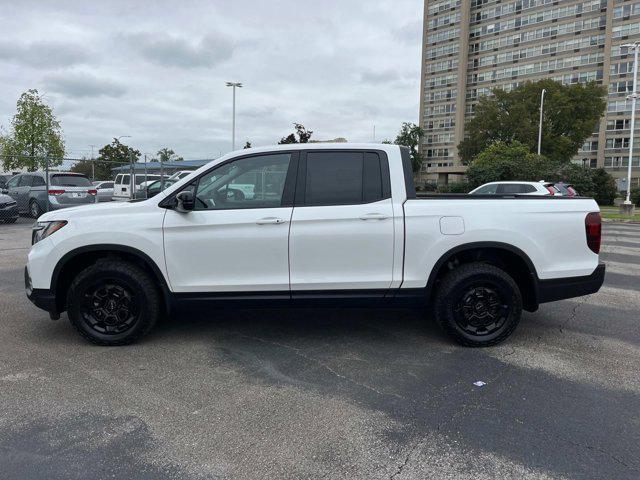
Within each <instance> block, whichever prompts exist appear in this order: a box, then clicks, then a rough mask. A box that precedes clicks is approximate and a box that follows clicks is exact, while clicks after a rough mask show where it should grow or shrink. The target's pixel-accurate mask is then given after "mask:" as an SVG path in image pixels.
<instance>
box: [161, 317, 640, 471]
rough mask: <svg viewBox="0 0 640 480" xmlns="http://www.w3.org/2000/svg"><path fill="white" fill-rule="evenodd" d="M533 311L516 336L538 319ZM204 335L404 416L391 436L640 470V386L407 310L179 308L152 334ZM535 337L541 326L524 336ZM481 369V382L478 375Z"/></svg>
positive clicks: (307, 385) (250, 366) (301, 383)
mask: <svg viewBox="0 0 640 480" xmlns="http://www.w3.org/2000/svg"><path fill="white" fill-rule="evenodd" d="M534 322H536V317H535V316H533V315H525V316H524V318H523V321H522V325H521V326H520V328H519V329H518V331H517V332H516V335H515V336H514V337H512V338H513V340H512V341H513V342H514V343H517V342H518V341H520V340H521V339H522V338H523V336H526V335H530V334H531V333H532V331H533V332H535V331H536V328H538V327H539V326H536V325H535V324H534ZM176 336H178V337H181V338H183V339H185V340H189V339H193V338H199V339H200V340H201V341H204V342H205V345H206V344H207V342H210V343H209V347H208V348H209V364H210V366H211V367H212V368H213V367H214V366H220V365H226V366H231V367H232V368H234V369H235V370H237V371H240V372H241V373H242V374H243V375H244V376H245V378H246V381H248V382H254V383H256V384H260V385H266V386H273V387H283V386H286V387H293V388H298V389H301V390H303V391H304V390H309V391H310V392H313V393H314V394H320V395H328V396H339V397H341V398H344V399H348V400H349V401H350V402H353V403H355V404H357V405H360V406H363V407H365V408H368V409H371V410H373V411H377V412H383V413H385V414H386V415H387V416H388V417H390V418H392V419H393V420H395V421H396V422H397V424H398V425H399V428H398V430H397V431H395V432H387V433H386V434H385V435H389V436H391V437H392V438H391V439H390V440H391V441H393V442H394V443H395V444H399V445H404V446H405V447H407V446H410V445H415V444H416V442H418V443H419V442H420V439H424V438H433V437H432V436H433V434H434V432H435V433H436V434H438V435H444V436H445V438H447V441H449V442H452V444H455V445H456V448H462V449H463V450H466V451H469V452H470V453H471V455H475V454H478V453H479V454H482V453H490V454H492V455H498V456H499V457H500V458H508V459H510V460H512V461H513V462H515V463H517V464H521V465H523V466H524V467H526V468H531V469H532V470H534V471H547V472H551V474H552V475H551V476H552V477H553V476H560V475H562V476H564V475H566V476H569V477H573V476H577V477H583V476H584V477H589V478H606V477H608V478H638V472H640V462H639V461H638V460H637V459H638V457H639V454H640V447H639V446H640V428H638V426H639V425H640V417H638V415H637V412H640V397H639V396H638V395H637V394H636V393H635V392H630V391H627V390H624V389H622V388H621V389H619V390H618V389H612V388H604V387H602V386H601V385H597V384H592V383H585V382H581V381H575V380H571V379H567V378H562V377H559V376H557V375H554V374H552V373H550V372H547V371H544V370H540V369H531V368H525V367H522V366H518V365H515V364H510V363H506V362H505V361H503V360H501V359H500V358H496V357H495V356H493V355H491V350H492V349H468V348H460V347H458V346H457V345H455V344H453V343H452V342H451V341H450V340H449V339H448V338H446V337H445V336H444V335H443V334H442V333H440V331H439V329H438V328H437V326H436V325H434V322H432V321H430V320H429V319H427V318H425V316H424V315H423V314H421V313H420V312H416V311H410V310H375V309H362V310H361V309H292V310H235V311H222V310H221V311H218V312H216V313H215V314H213V315H212V314H211V312H208V313H206V312H203V313H200V314H179V315H177V316H175V317H174V319H173V320H171V321H165V322H163V324H162V325H161V326H160V328H159V329H158V331H157V332H156V334H155V335H153V338H151V339H150V342H152V343H155V342H156V341H160V342H162V341H163V340H165V339H167V338H168V337H169V338H175V337H176ZM527 341H529V342H534V343H535V338H534V339H530V340H527ZM478 380H481V381H483V382H484V383H485V385H484V386H481V387H478V386H475V385H474V383H475V382H476V381H478Z"/></svg>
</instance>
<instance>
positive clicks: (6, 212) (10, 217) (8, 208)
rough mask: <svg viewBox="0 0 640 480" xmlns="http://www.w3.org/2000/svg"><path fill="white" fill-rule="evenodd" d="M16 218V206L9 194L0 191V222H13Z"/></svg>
mask: <svg viewBox="0 0 640 480" xmlns="http://www.w3.org/2000/svg"><path fill="white" fill-rule="evenodd" d="M16 220H18V206H17V205H16V201H15V200H14V199H13V198H11V197H10V196H9V195H5V194H3V193H0V223H14V222H15V221H16Z"/></svg>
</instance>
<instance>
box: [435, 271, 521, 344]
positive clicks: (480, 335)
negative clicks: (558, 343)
mask: <svg viewBox="0 0 640 480" xmlns="http://www.w3.org/2000/svg"><path fill="white" fill-rule="evenodd" d="M434 313H435V318H436V321H437V322H438V324H439V325H440V326H441V327H442V329H443V330H444V331H445V332H446V333H447V334H448V335H450V336H451V337H453V338H454V339H455V340H456V341H457V342H458V343H460V344H462V345H464V346H467V347H487V346H490V345H496V344H498V343H500V342H502V341H503V340H505V339H506V338H507V337H509V335H511V333H512V332H513V330H514V329H515V328H516V326H517V325H518V322H519V321H520V317H521V316H522V296H521V294H520V289H519V288H518V285H517V284H516V283H515V282H514V280H513V279H512V278H511V277H510V276H509V275H508V274H507V273H506V272H505V271H504V270H501V269H500V268H498V267H495V266H493V265H488V264H484V263H469V264H465V265H461V266H460V267H458V268H456V269H454V270H452V271H451V272H449V273H447V274H446V275H445V277H444V278H443V279H442V282H441V283H440V285H439V286H438V289H437V292H436V297H435V304H434Z"/></svg>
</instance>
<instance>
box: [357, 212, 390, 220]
mask: <svg viewBox="0 0 640 480" xmlns="http://www.w3.org/2000/svg"><path fill="white" fill-rule="evenodd" d="M387 218H389V215H385V214H384V213H367V214H365V215H362V216H361V217H360V220H386V219H387Z"/></svg>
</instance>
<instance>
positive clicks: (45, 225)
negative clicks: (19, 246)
mask: <svg viewBox="0 0 640 480" xmlns="http://www.w3.org/2000/svg"><path fill="white" fill-rule="evenodd" d="M66 224H67V221H66V220H56V221H53V222H36V223H35V225H34V226H33V230H32V231H31V245H35V244H36V243H38V242H39V241H40V240H43V239H45V238H47V237H48V236H49V235H51V234H53V233H55V232H57V231H58V230H60V229H61V228H62V227H64V226H65V225H66Z"/></svg>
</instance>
